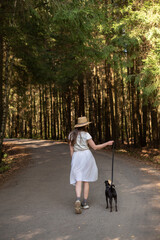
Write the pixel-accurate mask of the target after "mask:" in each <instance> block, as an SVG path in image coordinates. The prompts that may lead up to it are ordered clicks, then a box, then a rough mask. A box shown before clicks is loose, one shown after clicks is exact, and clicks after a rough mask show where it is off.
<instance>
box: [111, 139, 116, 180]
mask: <svg viewBox="0 0 160 240" xmlns="http://www.w3.org/2000/svg"><path fill="white" fill-rule="evenodd" d="M114 150H115V142H114V143H113V145H112V177H111V185H112V184H113V167H114Z"/></svg>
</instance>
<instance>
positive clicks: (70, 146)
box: [69, 143, 73, 157]
mask: <svg viewBox="0 0 160 240" xmlns="http://www.w3.org/2000/svg"><path fill="white" fill-rule="evenodd" d="M69 148H70V154H71V157H72V155H73V146H72V145H71V143H69Z"/></svg>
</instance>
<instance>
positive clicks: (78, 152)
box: [70, 131, 98, 185]
mask: <svg viewBox="0 0 160 240" xmlns="http://www.w3.org/2000/svg"><path fill="white" fill-rule="evenodd" d="M91 138H92V137H91V135H90V134H89V133H87V132H83V131H82V132H80V133H79V134H78V136H77V140H76V143H75V145H74V152H73V156H72V162H71V172H70V184H73V185H75V184H76V182H77V181H84V182H94V181H96V180H97V179H98V169H97V165H96V161H95V159H94V157H93V154H92V153H91V151H90V150H89V147H88V143H87V140H89V139H91Z"/></svg>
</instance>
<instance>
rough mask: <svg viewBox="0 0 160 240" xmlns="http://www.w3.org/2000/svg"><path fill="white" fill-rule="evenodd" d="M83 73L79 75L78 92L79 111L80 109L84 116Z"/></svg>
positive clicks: (80, 114) (80, 113)
mask: <svg viewBox="0 0 160 240" xmlns="http://www.w3.org/2000/svg"><path fill="white" fill-rule="evenodd" d="M83 78H84V76H83V74H80V75H79V76H78V83H79V86H78V94H79V111H78V115H79V117H80V116H84V115H85V113H84V83H83Z"/></svg>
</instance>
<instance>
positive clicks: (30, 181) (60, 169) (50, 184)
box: [0, 140, 160, 240]
mask: <svg viewBox="0 0 160 240" xmlns="http://www.w3.org/2000/svg"><path fill="white" fill-rule="evenodd" d="M15 143H17V144H21V145H22V146H23V145H24V146H26V147H29V148H30V151H31V155H32V160H31V162H30V164H29V165H28V166H27V167H26V168H24V169H22V170H21V171H19V172H18V173H17V174H16V175H15V176H13V178H12V179H10V180H9V181H8V182H7V183H5V184H4V185H3V186H2V187H1V188H0V240H82V239H84V240H158V239H160V172H159V171H158V170H156V169H154V168H153V167H149V166H147V165H145V164H142V163H141V162H138V161H137V160H134V159H127V157H126V158H125V157H122V156H121V155H117V154H115V171H114V182H115V184H116V189H117V193H118V212H112V213H110V212H109V210H106V209H105V207H106V204H105V197H104V190H105V187H104V180H105V179H108V178H110V176H111V171H110V170H111V154H110V153H104V152H98V151H97V152H93V154H94V156H95V158H96V162H97V165H98V168H99V179H98V181H97V182H95V183H92V184H91V185H90V197H89V203H90V206H91V207H90V209H89V210H85V211H83V213H82V214H81V215H75V214H74V209H73V204H74V200H75V193H74V188H73V186H71V185H70V184H69V173H70V155H69V148H68V146H67V144H65V143H53V142H52V141H34V140H19V141H16V142H15V141H14V144H15Z"/></svg>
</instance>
